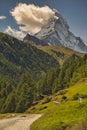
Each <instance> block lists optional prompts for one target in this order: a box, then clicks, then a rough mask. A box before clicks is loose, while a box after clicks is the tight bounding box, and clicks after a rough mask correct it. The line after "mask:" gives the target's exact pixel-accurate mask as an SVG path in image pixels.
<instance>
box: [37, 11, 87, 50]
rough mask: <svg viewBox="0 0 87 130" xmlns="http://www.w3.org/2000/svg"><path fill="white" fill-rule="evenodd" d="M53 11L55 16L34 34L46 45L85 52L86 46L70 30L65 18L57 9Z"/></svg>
mask: <svg viewBox="0 0 87 130" xmlns="http://www.w3.org/2000/svg"><path fill="white" fill-rule="evenodd" d="M53 11H54V12H55V17H54V18H51V19H50V20H49V22H48V24H47V25H45V26H44V27H43V28H42V29H41V31H40V32H38V33H37V34H36V35H35V36H36V37H37V38H38V39H40V40H43V41H44V42H45V43H47V44H48V45H58V46H65V47H68V48H71V49H73V50H76V51H79V52H87V46H86V44H85V43H84V42H83V41H82V39H81V38H80V37H76V36H75V35H74V34H73V33H72V32H70V30H69V26H68V24H67V22H66V20H65V19H64V18H63V17H62V15H61V14H60V13H59V12H58V11H57V10H53Z"/></svg>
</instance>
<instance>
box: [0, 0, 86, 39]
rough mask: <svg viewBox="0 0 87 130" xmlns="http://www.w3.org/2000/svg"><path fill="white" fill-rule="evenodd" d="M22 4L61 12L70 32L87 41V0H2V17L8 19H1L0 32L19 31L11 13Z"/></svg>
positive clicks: (0, 8) (0, 6) (0, 1)
mask: <svg viewBox="0 0 87 130" xmlns="http://www.w3.org/2000/svg"><path fill="white" fill-rule="evenodd" d="M21 2H22V3H27V4H32V3H33V4H35V5H39V6H45V5H48V6H49V7H51V8H55V9H57V10H59V11H60V13H61V14H62V15H63V17H64V18H65V19H66V20H67V22H68V24H69V26H70V31H72V32H73V33H74V34H75V35H76V36H80V37H81V38H82V39H83V40H85V41H87V0H0V16H6V19H5V18H3V19H0V31H2V32H4V31H5V29H6V28H7V27H8V26H10V27H11V28H14V29H16V30H17V29H18V24H17V23H16V21H15V20H14V18H13V17H12V16H11V14H10V12H9V11H11V10H12V9H13V8H14V7H15V6H17V4H18V3H21Z"/></svg>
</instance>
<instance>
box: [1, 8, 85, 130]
mask: <svg viewBox="0 0 87 130" xmlns="http://www.w3.org/2000/svg"><path fill="white" fill-rule="evenodd" d="M53 11H54V12H55V17H52V18H51V19H50V20H49V21H48V23H47V24H46V25H45V26H43V27H42V29H41V30H40V31H39V32H38V33H36V34H35V35H30V34H27V35H26V36H25V37H24V39H23V41H21V40H18V39H16V38H14V37H12V36H10V35H8V34H5V33H0V113H1V114H0V118H6V116H7V115H11V116H12V114H13V113H15V116H16V114H17V113H25V114H26V115H27V114H32V113H33V114H42V117H41V118H40V119H39V120H37V121H36V122H34V123H33V124H32V125H31V130H86V129H87V46H86V44H85V43H84V42H83V40H82V39H81V38H80V37H76V36H75V35H74V34H73V33H72V32H70V31H69V26H68V24H67V22H66V20H65V19H64V18H63V17H62V15H61V14H60V13H59V12H58V11H57V10H55V9H53ZM78 99H79V100H80V101H78ZM7 113H9V114H7ZM0 130H4V129H0Z"/></svg>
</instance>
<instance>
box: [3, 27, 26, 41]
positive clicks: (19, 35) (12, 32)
mask: <svg viewBox="0 0 87 130" xmlns="http://www.w3.org/2000/svg"><path fill="white" fill-rule="evenodd" d="M4 32H5V33H7V34H9V35H12V36H13V37H16V38H18V39H20V40H22V39H23V38H24V37H25V35H26V34H25V33H24V32H22V31H18V30H15V29H12V28H11V27H10V26H8V27H7V28H6V29H5V31H4Z"/></svg>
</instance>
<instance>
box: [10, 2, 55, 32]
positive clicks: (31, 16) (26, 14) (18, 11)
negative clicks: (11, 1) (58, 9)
mask: <svg viewBox="0 0 87 130" xmlns="http://www.w3.org/2000/svg"><path fill="white" fill-rule="evenodd" d="M10 13H11V15H12V16H13V17H14V18H15V20H16V22H17V24H19V28H20V29H21V30H23V31H26V32H31V33H37V32H39V31H40V30H41V28H42V27H43V26H44V25H46V24H47V23H48V21H49V19H50V18H52V17H54V16H55V12H54V11H53V10H52V9H50V8H49V7H48V6H44V7H39V6H35V5H33V4H29V5H28V4H25V3H20V4H18V5H17V6H16V7H15V8H14V9H12V10H11V11H10ZM20 25H21V26H20Z"/></svg>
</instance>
